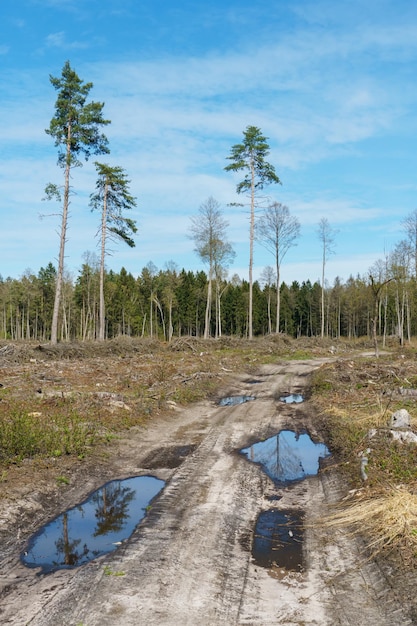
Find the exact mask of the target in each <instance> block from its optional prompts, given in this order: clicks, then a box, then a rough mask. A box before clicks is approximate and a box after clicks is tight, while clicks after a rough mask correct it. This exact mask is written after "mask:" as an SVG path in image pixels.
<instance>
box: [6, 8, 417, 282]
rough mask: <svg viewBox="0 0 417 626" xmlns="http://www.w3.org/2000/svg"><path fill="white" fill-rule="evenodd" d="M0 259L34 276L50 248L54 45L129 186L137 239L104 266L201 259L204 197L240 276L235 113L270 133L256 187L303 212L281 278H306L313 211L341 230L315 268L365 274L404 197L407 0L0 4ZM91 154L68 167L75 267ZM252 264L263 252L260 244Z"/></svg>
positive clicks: (416, 176) (410, 32)
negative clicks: (267, 175) (232, 157)
mask: <svg viewBox="0 0 417 626" xmlns="http://www.w3.org/2000/svg"><path fill="white" fill-rule="evenodd" d="M0 18H1V19H0V63H1V72H0V89H1V98H0V190H1V193H0V218H1V229H0V274H1V275H2V276H3V278H6V277H7V276H11V277H13V278H18V277H20V276H21V275H22V274H23V273H24V272H25V271H26V270H27V269H28V268H30V269H31V270H32V271H33V272H35V273H37V272H38V271H39V269H40V267H42V266H43V267H45V266H46V265H47V264H48V263H49V262H53V263H56V259H57V255H58V245H59V240H58V235H57V230H58V228H59V218H58V217H57V216H53V215H51V216H44V217H43V218H42V219H40V217H39V216H40V215H42V214H43V215H45V214H51V213H57V211H58V210H59V208H58V207H56V206H53V205H52V204H51V203H46V202H43V201H42V198H43V196H44V188H45V185H46V184H47V183H48V182H54V183H57V184H61V183H62V170H60V169H59V168H58V167H57V165H56V159H57V152H56V149H55V147H54V142H53V140H52V139H51V138H50V137H49V136H48V135H46V133H45V128H47V127H48V126H49V122H50V120H51V118H52V116H53V115H54V105H55V100H56V92H55V90H54V89H53V87H52V85H51V84H50V81H49V76H50V75H52V76H60V75H61V71H62V67H63V65H64V63H65V61H66V60H69V61H70V63H71V66H72V67H73V69H75V71H76V72H77V73H78V75H79V76H80V78H81V79H83V80H84V81H86V82H90V81H91V82H93V83H94V87H93V89H92V90H91V92H90V95H91V98H92V99H94V100H98V101H101V102H104V103H105V106H104V110H103V113H104V116H105V117H106V118H107V119H110V120H111V122H112V123H111V125H110V126H108V127H106V129H105V132H106V135H107V137H108V139H109V142H110V148H111V155H109V156H108V157H99V160H101V161H106V162H108V163H109V164H111V165H118V166H122V167H124V168H125V169H126V172H127V174H128V176H129V178H130V180H131V192H132V193H133V194H134V195H135V196H136V197H137V199H138V206H137V209H136V211H135V212H134V214H132V215H130V216H131V217H132V218H134V219H136V220H137V224H138V234H137V237H136V247H135V248H133V249H129V248H128V247H127V246H124V245H122V244H120V245H118V246H117V247H114V252H113V255H112V256H111V257H109V258H108V262H107V266H108V267H109V268H112V269H114V270H116V271H118V270H119V269H120V268H121V267H122V266H124V267H126V269H127V270H128V271H130V272H132V273H133V274H134V275H137V274H139V273H140V272H141V270H142V268H143V267H144V266H145V265H147V263H148V262H150V261H152V262H153V263H154V264H155V265H156V267H157V268H158V269H164V268H165V266H166V264H167V263H170V262H174V263H175V264H176V265H177V266H178V268H179V269H181V268H183V267H185V268H186V269H192V270H197V269H201V268H203V267H204V266H202V265H201V262H200V261H199V259H198V257H197V256H196V254H195V253H194V252H193V242H192V241H191V240H190V239H189V237H188V236H187V233H188V230H189V226H190V217H191V216H195V215H197V213H198V209H199V206H200V205H201V204H202V203H203V202H205V200H207V198H208V197H209V196H212V197H214V198H215V199H216V200H217V201H218V202H219V203H220V204H221V206H222V208H223V211H224V216H225V218H226V219H227V220H228V222H229V229H228V237H229V240H230V242H231V243H232V245H233V247H234V250H235V252H236V258H235V261H234V263H233V265H231V267H230V268H229V276H232V275H233V274H234V273H237V274H238V275H239V276H240V277H241V278H247V275H248V269H247V267H248V258H249V243H248V242H249V221H248V213H247V211H246V210H245V209H239V208H236V207H231V206H228V205H229V203H231V202H236V201H238V200H239V197H238V196H237V195H236V193H235V190H236V183H237V182H239V180H240V179H241V176H239V175H235V174H232V173H228V172H225V171H224V167H225V166H226V165H227V164H228V163H229V162H228V161H227V156H229V154H230V149H231V146H232V145H234V144H236V143H240V142H241V140H242V138H243V131H244V130H245V129H246V127H247V126H248V125H253V126H257V127H259V128H260V129H261V131H262V132H263V134H264V135H265V136H266V137H268V141H269V145H270V148H271V150H270V154H269V156H268V157H267V159H268V161H269V162H270V163H271V164H273V165H274V167H275V169H276V172H277V174H278V175H279V177H280V179H281V181H282V185H273V186H270V187H268V188H267V189H266V191H265V194H267V195H268V197H269V198H270V199H271V200H273V201H278V202H281V203H283V204H285V205H287V206H288V207H289V209H290V212H291V214H292V215H294V216H296V217H297V218H298V220H299V222H300V224H301V237H300V238H299V239H298V245H297V246H296V247H294V248H292V249H291V250H290V251H289V252H288V254H287V256H286V257H285V259H284V261H283V264H282V268H281V274H282V275H281V278H282V280H284V281H285V282H287V283H291V282H292V281H293V280H298V281H300V282H301V281H303V280H307V279H310V280H312V281H315V280H319V279H320V276H321V253H322V251H321V244H320V241H319V239H318V236H317V226H318V223H319V221H320V219H321V218H323V217H325V218H327V219H328V221H329V223H330V225H331V227H332V228H334V229H335V230H337V235H336V237H335V247H334V250H335V253H334V254H333V255H332V256H331V257H330V258H329V260H328V263H327V266H326V277H327V279H328V281H329V282H330V284H331V283H332V281H333V280H334V278H335V277H336V276H339V277H340V278H341V279H342V280H347V279H348V278H349V276H350V275H354V276H356V275H357V274H360V275H361V276H362V275H366V274H367V272H368V270H369V268H370V266H372V264H373V263H374V262H375V261H376V260H378V259H381V258H383V257H384V256H385V255H386V254H388V253H389V252H390V251H391V250H392V249H393V248H394V246H395V245H396V243H398V242H399V241H400V240H401V239H403V238H404V236H405V235H404V229H403V226H402V220H404V218H405V217H406V216H407V215H409V214H410V213H411V212H412V211H414V210H415V208H416V207H417V80H416V77H417V3H414V2H410V1H409V0H395V1H394V0H368V2H366V3H365V2H363V0H339V1H338V2H334V0H300V1H298V0H263V1H262V2H260V1H258V0H251V1H248V0H212V1H211V2H210V3H208V2H197V1H190V0H182V1H181V3H174V2H173V1H172V0H17V1H12V0H3V2H2V5H1V8H0ZM93 161H94V159H92V160H91V161H89V162H88V163H87V164H84V166H83V167H82V168H79V169H77V170H74V172H73V180H72V184H73V189H74V192H75V194H74V196H73V197H72V202H71V215H70V220H69V231H68V241H67V246H66V257H67V258H66V263H67V268H68V271H70V272H72V273H73V275H74V276H76V275H77V272H78V270H79V269H80V267H81V265H82V263H83V259H84V258H85V257H84V254H85V253H86V252H87V251H90V252H96V253H98V248H97V239H96V238H95V236H96V232H97V228H98V218H99V216H98V215H97V214H95V213H91V212H90V210H89V208H88V198H89V194H90V193H91V192H92V191H94V185H95V179H96V173H95V169H94V165H93ZM254 263H255V271H254V274H255V277H258V276H259V275H260V273H261V272H262V270H263V268H264V267H265V266H267V265H273V264H274V258H273V256H272V255H271V254H270V253H269V252H268V251H266V250H265V249H264V248H262V247H261V246H260V245H259V244H257V245H256V247H255V259H254Z"/></svg>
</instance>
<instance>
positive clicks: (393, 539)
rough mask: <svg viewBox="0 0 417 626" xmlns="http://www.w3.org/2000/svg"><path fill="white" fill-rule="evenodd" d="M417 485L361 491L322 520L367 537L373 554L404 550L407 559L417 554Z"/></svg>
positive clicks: (327, 523) (402, 551) (371, 554)
mask: <svg viewBox="0 0 417 626" xmlns="http://www.w3.org/2000/svg"><path fill="white" fill-rule="evenodd" d="M416 490H417V484H415V483H414V484H410V485H386V486H384V487H383V488H381V489H380V490H379V491H377V490H375V489H374V490H361V491H358V492H356V493H355V494H354V495H353V496H350V497H349V498H347V499H345V500H344V501H343V502H342V503H341V505H339V507H338V508H337V510H336V511H335V512H333V513H332V514H330V515H328V516H327V517H325V518H323V519H322V520H321V522H320V523H321V524H322V525H323V526H325V527H328V528H330V527H333V528H349V529H351V530H352V532H353V533H356V534H360V535H361V536H364V537H365V538H366V540H367V544H366V545H367V549H368V551H369V554H370V557H375V556H376V555H378V554H379V553H381V552H382V551H384V552H385V551H387V550H391V551H397V552H400V553H401V554H402V556H403V558H404V559H405V561H406V562H408V563H410V562H411V559H414V558H415V557H416V556H417V493H416Z"/></svg>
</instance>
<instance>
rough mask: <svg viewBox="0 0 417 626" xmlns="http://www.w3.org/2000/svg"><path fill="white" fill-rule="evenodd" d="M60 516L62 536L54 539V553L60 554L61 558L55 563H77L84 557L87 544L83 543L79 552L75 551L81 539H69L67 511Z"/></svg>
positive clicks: (87, 551) (86, 552)
mask: <svg viewBox="0 0 417 626" xmlns="http://www.w3.org/2000/svg"><path fill="white" fill-rule="evenodd" d="M61 517H62V537H60V538H59V539H57V540H56V541H55V546H56V554H57V556H58V557H59V555H60V554H62V558H58V559H57V561H56V562H55V565H77V564H78V563H79V562H80V561H82V559H83V558H85V557H86V556H87V555H88V553H89V549H88V547H87V544H84V546H83V550H82V552H81V553H78V552H77V551H76V548H77V546H78V545H79V544H80V543H81V539H74V541H70V538H69V532H68V513H63V515H62V516H61Z"/></svg>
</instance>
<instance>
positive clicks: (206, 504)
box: [0, 361, 412, 626]
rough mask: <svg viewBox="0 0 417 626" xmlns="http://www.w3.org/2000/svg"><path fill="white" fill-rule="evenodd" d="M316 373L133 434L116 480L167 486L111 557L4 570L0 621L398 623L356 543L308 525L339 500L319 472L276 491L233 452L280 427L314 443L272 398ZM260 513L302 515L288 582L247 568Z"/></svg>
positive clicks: (302, 412) (246, 386)
mask: <svg viewBox="0 0 417 626" xmlns="http://www.w3.org/2000/svg"><path fill="white" fill-rule="evenodd" d="M319 366H320V362H319V361H314V362H313V361H304V362H290V363H285V364H280V365H268V366H264V367H262V369H260V371H259V372H258V373H257V377H256V380H257V384H256V389H255V385H254V384H250V383H248V382H245V377H244V376H241V377H236V379H235V384H234V387H230V388H228V389H227V390H225V394H224V395H228V396H233V395H244V396H254V398H255V399H254V400H253V401H250V402H245V403H241V404H238V405H233V404H232V405H229V406H218V404H215V403H213V402H208V401H206V402H202V403H199V404H198V405H195V406H193V407H190V408H187V409H186V410H181V411H178V412H176V413H175V414H173V415H171V416H169V417H167V418H165V419H163V420H162V419H160V420H159V419H158V420H155V422H154V423H152V424H151V425H150V426H149V427H148V428H147V429H146V430H145V431H143V430H141V431H139V430H137V431H132V432H131V433H130V435H129V438H126V440H124V441H122V442H121V443H120V447H119V456H118V458H117V459H113V460H112V462H113V464H114V467H115V469H117V470H118V472H119V475H121V474H123V475H125V476H128V475H134V474H140V473H143V474H149V473H152V475H154V476H156V477H157V478H160V479H163V480H166V481H167V484H166V487H165V488H164V490H163V492H162V493H161V495H160V496H159V497H158V499H157V500H156V501H155V503H154V504H153V506H152V508H151V510H150V512H149V514H148V515H147V517H146V518H145V520H144V522H143V523H142V524H141V525H140V526H139V527H138V528H137V530H136V531H135V532H134V533H133V535H132V536H131V538H130V539H129V540H127V541H126V542H125V543H124V544H123V545H122V546H121V547H120V548H119V549H117V550H116V551H115V552H113V553H111V554H110V555H108V556H106V557H104V558H100V559H97V560H95V561H92V562H91V563H89V564H87V565H84V566H82V567H80V568H77V569H72V570H62V571H58V572H55V573H51V574H48V575H41V576H36V573H35V572H34V571H32V570H27V569H26V568H24V566H23V565H22V564H20V563H19V562H18V561H17V559H16V561H15V562H14V563H11V566H10V572H9V575H8V576H9V578H8V587H7V588H6V589H3V597H2V607H1V611H2V613H1V614H0V620H1V623H2V624H5V625H6V624H8V625H11V624H13V625H14V626H21V625H22V626H23V624H31V626H35V625H36V626H57V624H59V625H60V626H61V625H62V626H76V625H78V626H80V625H81V624H82V625H84V626H99V625H100V626H103V625H109V626H115V625H116V624H117V625H119V624H120V625H123V626H133V625H135V626H137V625H143V626H145V625H146V626H152V625H155V626H156V625H166V626H168V625H172V626H178V624H181V625H190V626H191V625H192V626H195V624H201V625H203V626H204V625H207V626H216V625H217V624H219V625H222V624H225V625H232V624H236V625H240V624H242V625H243V624H246V625H253V626H267V625H268V624H285V625H286V626H301V625H305V624H308V625H309V626H314V625H320V626H335V625H341V626H345V625H349V624H355V626H362V625H363V626H365V624H366V626H369V625H371V626H372V625H373V624H375V625H377V624H378V626H388V625H389V626H397V625H398V626H399V625H400V624H401V625H406V624H411V623H412V622H410V621H407V619H406V617H405V616H404V615H403V613H402V611H401V607H399V606H398V603H397V602H396V601H395V598H394V597H392V595H391V596H389V595H387V594H385V591H386V588H387V581H386V579H385V577H384V575H383V574H382V572H380V571H379V570H377V568H376V567H375V566H374V565H372V564H364V563H363V562H362V560H361V557H360V552H359V550H360V545H359V544H358V542H356V541H353V540H352V538H347V537H345V536H343V537H340V536H339V535H337V534H331V533H329V531H326V532H324V531H323V530H322V529H320V527H316V526H314V525H312V522H314V521H315V520H317V519H318V518H319V517H320V516H321V515H322V514H323V511H324V510H325V508H326V506H327V502H331V501H334V500H335V499H336V498H337V497H338V488H339V487H338V485H339V483H338V479H337V476H336V475H335V474H334V472H333V471H332V469H331V468H330V469H329V470H328V471H326V472H324V473H319V475H318V476H312V477H309V478H307V479H306V480H303V481H302V482H301V481H297V482H294V483H292V484H290V485H282V486H278V485H276V484H275V483H274V481H273V480H271V479H270V478H269V477H268V476H267V475H266V474H265V473H264V472H263V471H262V470H261V468H260V467H258V465H256V464H254V463H250V462H249V461H248V460H247V459H245V458H244V457H243V455H242V454H240V453H239V450H241V449H242V448H245V447H247V446H250V445H251V444H254V443H256V442H257V441H261V440H263V439H267V438H268V437H270V436H272V435H276V434H277V433H279V432H280V431H282V430H284V429H287V430H291V431H294V432H298V433H300V432H304V431H305V432H308V433H309V434H310V436H311V437H312V439H313V440H314V441H317V442H320V437H319V436H318V433H317V432H316V430H315V427H314V416H313V415H312V411H311V407H310V405H309V402H308V400H306V401H305V402H303V403H296V404H286V403H284V402H282V401H280V398H281V397H282V396H283V395H285V394H288V395H289V394H291V393H295V394H304V395H305V393H306V392H307V385H308V375H309V374H310V373H311V371H313V369H314V368H316V367H319ZM322 443H325V442H322ZM181 446H185V448H184V449H185V450H186V452H187V453H186V454H184V455H183V457H182V458H181V461H182V462H181V463H180V464H179V465H178V466H177V467H174V466H173V465H175V464H172V463H171V464H168V462H167V461H166V459H172V450H173V449H174V448H176V447H181ZM164 450H165V451H167V450H171V452H170V453H166V454H165V453H164ZM109 462H110V461H109ZM149 465H152V470H151V471H150V469H149ZM169 465H171V466H169ZM118 477H119V476H118ZM84 495H85V494H84ZM265 510H275V511H286V512H289V513H294V515H297V514H299V515H301V514H302V517H303V519H304V524H305V527H304V530H303V533H302V537H303V545H302V553H303V568H301V569H299V571H295V570H285V568H282V567H277V566H276V565H275V563H273V562H271V563H269V564H268V566H267V567H261V566H259V565H258V564H257V563H256V562H255V561H254V559H253V558H252V545H253V535H254V531H255V526H256V520H257V519H258V516H259V514H260V513H261V512H262V511H265ZM293 534H295V533H293ZM297 538H298V535H296V539H297Z"/></svg>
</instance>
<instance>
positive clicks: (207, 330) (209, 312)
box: [204, 263, 213, 339]
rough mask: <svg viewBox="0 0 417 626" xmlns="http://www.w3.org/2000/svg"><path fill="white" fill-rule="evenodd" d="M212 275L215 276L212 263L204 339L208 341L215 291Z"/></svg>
mask: <svg viewBox="0 0 417 626" xmlns="http://www.w3.org/2000/svg"><path fill="white" fill-rule="evenodd" d="M212 275H213V268H212V264H211V263H210V268H209V279H208V285H207V302H206V315H205V319H204V339H208V338H209V337H210V323H211V303H212V291H213V286H212V282H213V281H212Z"/></svg>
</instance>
